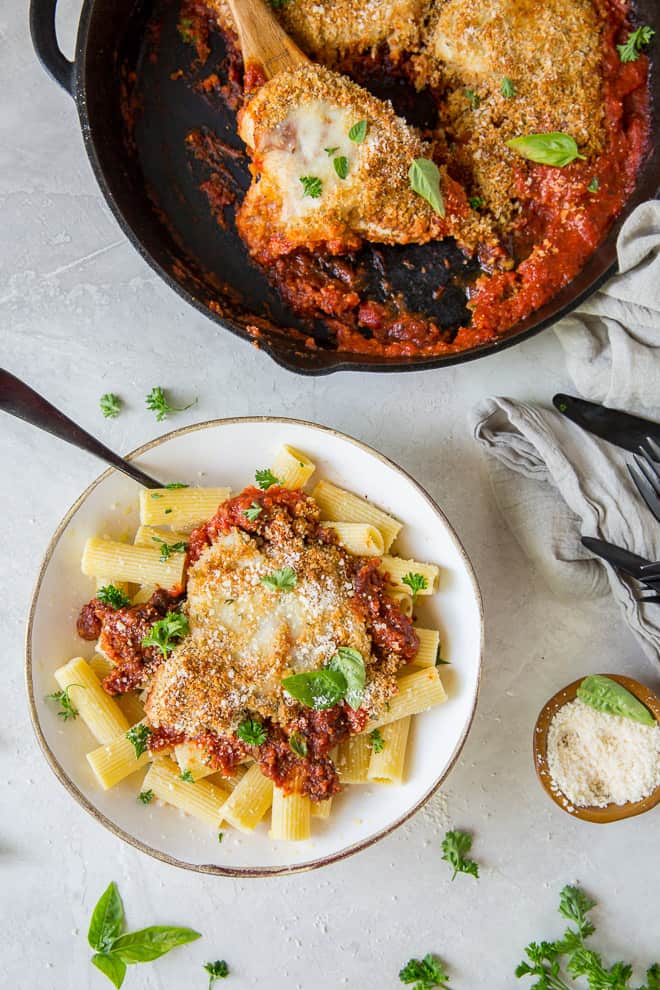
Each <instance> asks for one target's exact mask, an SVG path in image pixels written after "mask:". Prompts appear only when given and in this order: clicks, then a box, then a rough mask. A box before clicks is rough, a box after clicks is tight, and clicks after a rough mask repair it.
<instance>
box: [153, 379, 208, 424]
mask: <svg viewBox="0 0 660 990" xmlns="http://www.w3.org/2000/svg"><path fill="white" fill-rule="evenodd" d="M145 401H146V404H147V409H151V410H152V412H155V413H156V420H157V422H159V423H161V422H162V421H163V420H164V419H165V418H166V417H167V416H169V414H170V413H174V412H184V411H185V410H186V409H190V407H191V406H194V405H195V403H196V402H197V399H193V401H192V402H189V403H188V405H187V406H172V405H170V402H169V399H168V398H167V396H166V395H165V391H164V389H162V388H161V386H160V385H154V387H153V388H152V390H151V392H149V395H148V396H147V397H146V400H145Z"/></svg>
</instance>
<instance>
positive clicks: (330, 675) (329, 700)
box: [282, 667, 348, 711]
mask: <svg viewBox="0 0 660 990" xmlns="http://www.w3.org/2000/svg"><path fill="white" fill-rule="evenodd" d="M282 687H283V688H284V690H285V691H286V692H287V694H289V695H291V697H292V698H295V699H296V701H300V702H301V704H303V705H306V706H307V707H308V708H315V709H316V710H317V711H321V710H322V709H324V708H332V706H333V705H336V704H338V702H340V701H341V700H342V699H343V698H344V696H345V694H346V690H347V687H348V685H347V683H346V678H345V677H344V675H343V674H342V673H340V672H339V671H337V670H329V669H328V668H327V667H324V668H323V670H310V671H308V672H307V673H305V674H292V676H291V677H285V678H284V679H283V680H282Z"/></svg>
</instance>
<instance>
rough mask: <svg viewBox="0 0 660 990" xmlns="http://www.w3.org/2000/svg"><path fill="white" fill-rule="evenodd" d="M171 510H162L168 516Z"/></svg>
mask: <svg viewBox="0 0 660 990" xmlns="http://www.w3.org/2000/svg"><path fill="white" fill-rule="evenodd" d="M171 511H172V510H171V509H165V510H164V515H166V516H169V514H170V512H171Z"/></svg>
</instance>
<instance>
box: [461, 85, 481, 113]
mask: <svg viewBox="0 0 660 990" xmlns="http://www.w3.org/2000/svg"><path fill="white" fill-rule="evenodd" d="M464 92H465V98H466V100H467V101H468V103H469V104H470V106H471V107H472V109H473V110H476V109H477V108H478V107H480V106H481V97H480V96H479V94H478V93H475V91H474V90H473V89H466V90H465V91H464Z"/></svg>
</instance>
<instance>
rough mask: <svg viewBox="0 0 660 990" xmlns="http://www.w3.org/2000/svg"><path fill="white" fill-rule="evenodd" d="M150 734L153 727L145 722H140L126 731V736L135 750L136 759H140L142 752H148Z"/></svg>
mask: <svg viewBox="0 0 660 990" xmlns="http://www.w3.org/2000/svg"><path fill="white" fill-rule="evenodd" d="M150 735H151V729H150V728H149V726H148V725H146V723H145V722H138V724H137V725H133V726H131V728H130V729H129V730H128V732H127V733H126V738H127V739H128V741H129V743H131V745H132V746H133V749H134V750H135V759H136V760H139V759H140V757H141V756H142V754H143V753H146V752H147V748H148V740H149V736H150Z"/></svg>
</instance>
